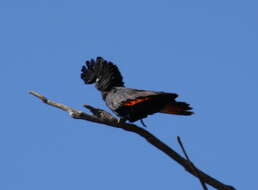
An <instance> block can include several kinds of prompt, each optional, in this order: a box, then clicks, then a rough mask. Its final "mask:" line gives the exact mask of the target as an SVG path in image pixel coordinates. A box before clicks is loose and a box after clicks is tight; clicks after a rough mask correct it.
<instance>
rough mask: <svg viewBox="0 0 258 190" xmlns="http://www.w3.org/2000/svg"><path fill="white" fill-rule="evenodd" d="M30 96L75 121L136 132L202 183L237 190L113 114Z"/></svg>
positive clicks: (141, 129) (86, 106)
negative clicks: (85, 109) (61, 111)
mask: <svg viewBox="0 0 258 190" xmlns="http://www.w3.org/2000/svg"><path fill="white" fill-rule="evenodd" d="M29 93H30V94H32V95H33V96H35V97H37V98H39V99H40V100H42V101H43V102H44V103H46V104H48V105H51V106H54V107H56V108H59V109H61V110H63V111H66V112H68V113H69V115H70V116H71V117H72V118H74V119H82V120H86V121H91V122H95V123H99V124H104V125H108V126H111V127H115V128H120V129H123V130H126V131H129V132H134V133H136V134H138V135H140V136H142V137H143V138H145V140H147V141H148V142H149V143H150V144H152V145H153V146H155V147H156V148H158V149H159V150H160V151H162V152H163V153H165V154H166V155H167V156H169V157H170V158H171V159H173V160H174V161H176V162H177V163H178V164H180V165H181V166H182V167H184V168H185V170H186V171H187V172H189V173H190V174H192V175H193V176H195V177H197V178H198V179H199V180H200V181H201V182H203V183H205V184H208V185H211V186H213V187H214V188H216V189H218V190H235V188H234V187H233V186H230V185H225V184H223V183H222V182H220V181H219V180H217V179H215V178H213V177H211V176H209V175H208V174H206V173H204V172H203V171H201V170H200V169H198V168H197V167H195V166H194V165H193V164H191V163H189V160H187V159H185V158H183V157H182V156H181V155H179V154H178V153H177V152H176V151H174V150H173V149H172V148H170V147H169V146H168V145H166V144H165V143H163V142H162V141H161V140H159V139H158V138H157V137H155V136H154V135H153V134H151V133H150V132H149V131H147V130H145V129H143V128H141V127H138V126H137V125H134V124H130V123H123V122H119V120H117V119H116V118H115V117H114V116H113V115H112V114H110V113H108V112H106V111H104V110H101V109H98V108H94V107H92V106H90V105H84V107H85V108H87V109H88V110H89V111H90V112H91V113H92V114H87V113H84V112H82V111H80V110H76V109H73V108H71V107H68V106H66V105H63V104H59V103H56V102H54V101H51V100H49V99H47V98H46V97H44V96H42V95H41V94H39V93H37V92H34V91H30V92H29Z"/></svg>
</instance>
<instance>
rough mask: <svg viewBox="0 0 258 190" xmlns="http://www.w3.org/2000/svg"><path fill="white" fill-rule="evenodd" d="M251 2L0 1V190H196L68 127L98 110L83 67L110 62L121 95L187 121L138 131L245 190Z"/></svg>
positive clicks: (109, 138)
mask: <svg viewBox="0 0 258 190" xmlns="http://www.w3.org/2000/svg"><path fill="white" fill-rule="evenodd" d="M257 7H258V3H257V1H250V0H246V1H238V0H234V1H233V0H232V1H227V0H226V1H222V0H219V1H190V0H189V1H187V0H186V1H184V0H183V1H170V0H159V1H154V0H148V1H147V0H145V1H144V0H143V1H138V0H130V1H119V0H109V1H104V0H103V1H100V0H94V1H93V0H84V1H83V0H78V1H61V0H59V1H52V0H45V1H43V0H24V1H18V0H16V1H15V0H8V1H7V0H2V1H1V2H0V23H1V30H0V41H1V43H0V52H1V56H0V62H1V69H0V72H1V73H0V79H1V86H2V88H1V89H2V90H1V111H0V112H1V128H0V151H1V156H0V168H1V170H0V179H1V183H0V189H3V190H17V189H19V190H35V189H37V190H45V189H62V190H70V189H76V190H83V189H92V190H95V189H96V190H100V189H125V190H127V189H128V190H129V189H148V190H152V189H153V190H154V189H155V190H156V189H163V190H166V189H201V187H200V184H199V182H198V180H197V179H195V178H193V177H192V176H191V175H189V174H188V173H186V172H185V171H184V169H183V168H182V167H181V166H179V165H178V164H176V163H175V162H174V161H172V160H170V159H169V158H168V157H167V156H166V155H164V154H163V153H161V152H160V151H159V150H157V149H155V148H154V147H152V146H151V145H150V144H148V143H146V142H145V140H144V139H142V138H141V137H138V136H136V135H135V134H130V133H127V132H125V131H123V130H119V129H113V128H110V127H106V126H103V125H98V124H95V123H90V122H85V121H81V120H74V119H71V118H70V117H68V115H67V114H66V113H65V112H62V111H60V110H57V109H55V108H53V107H50V106H47V105H44V104H42V103H41V102H39V100H38V99H36V98H34V97H32V96H31V95H29V94H28V93H27V92H28V90H35V91H38V92H40V93H42V94H44V95H45V96H47V97H48V98H50V99H52V100H56V101H58V102H60V103H64V104H67V105H70V106H72V107H74V108H77V109H82V110H83V109H84V108H82V105H83V104H91V105H93V106H97V107H100V108H105V109H107V108H106V106H105V104H104V103H103V101H102V99H101V97H100V94H99V92H97V91H96V90H95V88H94V87H93V86H90V85H88V86H86V85H84V84H83V82H82V81H81V79H80V77H79V76H80V69H81V66H82V64H83V63H84V61H85V60H86V59H90V58H95V57H96V56H103V57H104V58H106V59H108V60H112V61H113V62H114V63H116V64H117V65H118V66H119V68H120V70H121V72H122V74H123V76H124V80H125V83H126V85H127V86H128V87H131V88H139V89H149V90H159V91H168V92H176V93H178V94H179V95H180V97H179V99H180V100H184V101H187V102H189V103H191V105H192V106H193V107H194V111H195V112H196V114H195V115H194V116H192V117H178V116H171V115H162V114H156V115H153V116H151V117H149V118H147V119H146V120H145V123H146V124H147V125H148V130H149V131H151V132H152V133H153V134H155V135H156V136H157V137H159V138H160V139H161V140H163V141H164V142H166V143H167V144H168V145H170V146H171V147H173V148H174V149H175V150H176V151H178V152H180V148H179V146H178V144H177V142H176V136H178V135H179V136H181V138H182V140H183V141H184V144H185V146H186V149H187V151H188V153H189V155H190V157H191V158H192V160H193V162H194V163H195V164H196V165H197V166H198V167H199V168H201V169H202V170H204V171H205V172H207V173H208V174H210V175H212V176H214V177H216V178H218V179H220V180H221V181H223V182H224V183H226V184H230V185H233V186H235V187H236V188H237V189H257V188H258V184H257V170H258V165H257V160H258V152H257V134H258V129H257V123H258V117H257V107H258V103H257V96H258V91H257V81H258V76H257V70H258V66H257V63H258V62H257V61H258V53H257V50H258V38H257V32H258V23H257V18H258V10H257V9H258V8H257ZM210 189H212V188H210Z"/></svg>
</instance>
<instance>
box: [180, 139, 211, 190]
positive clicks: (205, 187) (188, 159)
mask: <svg viewBox="0 0 258 190" xmlns="http://www.w3.org/2000/svg"><path fill="white" fill-rule="evenodd" d="M177 141H178V143H179V145H180V147H181V149H182V151H183V153H184V155H185V158H186V159H187V161H188V162H189V165H190V166H191V167H192V168H193V170H194V171H195V173H196V175H197V176H198V178H199V181H200V183H201V185H202V188H203V189H204V190H208V187H207V186H206V184H205V183H204V182H203V181H202V179H201V178H200V177H199V173H198V171H197V170H196V169H195V166H194V164H193V162H192V161H191V160H190V158H189V156H188V155H187V153H186V151H185V148H184V145H183V143H182V141H181V138H180V137H179V136H177Z"/></svg>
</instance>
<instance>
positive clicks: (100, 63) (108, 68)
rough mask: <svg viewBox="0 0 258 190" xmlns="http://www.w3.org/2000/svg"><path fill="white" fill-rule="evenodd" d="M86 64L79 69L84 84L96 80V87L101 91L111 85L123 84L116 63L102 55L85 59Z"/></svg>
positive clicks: (106, 89)
mask: <svg viewBox="0 0 258 190" xmlns="http://www.w3.org/2000/svg"><path fill="white" fill-rule="evenodd" d="M85 64H86V66H87V67H86V66H83V67H82V69H81V72H82V73H81V78H82V80H83V81H84V82H85V83H86V84H92V83H95V82H96V88H97V89H98V90H100V91H102V92H105V91H109V90H111V89H112V88H113V87H119V86H120V87H121V86H124V82H123V77H122V75H121V73H120V71H119V69H118V67H117V66H116V65H114V64H113V63H112V62H108V61H106V60H105V59H103V58H102V57H97V59H96V60H93V59H91V60H90V61H86V63H85Z"/></svg>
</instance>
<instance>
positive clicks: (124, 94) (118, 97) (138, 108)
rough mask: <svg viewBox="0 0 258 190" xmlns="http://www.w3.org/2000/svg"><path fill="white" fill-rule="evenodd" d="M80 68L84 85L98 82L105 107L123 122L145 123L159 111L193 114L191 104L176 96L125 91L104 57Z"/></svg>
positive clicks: (115, 72) (117, 74) (116, 71)
mask: <svg viewBox="0 0 258 190" xmlns="http://www.w3.org/2000/svg"><path fill="white" fill-rule="evenodd" d="M85 65H86V66H83V67H82V69H81V78H82V80H83V81H84V82H85V84H93V83H96V85H95V86H96V88H97V89H98V90H99V91H100V92H101V94H102V98H103V100H104V101H105V102H106V105H107V106H108V107H109V108H110V109H111V110H112V111H113V112H114V113H115V114H116V115H117V116H119V118H120V119H121V120H123V121H126V120H128V121H130V122H134V121H137V120H142V119H143V118H146V117H147V116H148V115H150V114H154V113H157V112H160V113H167V114H176V115H192V114H193V112H191V111H190V110H191V109H192V108H191V107H190V106H189V104H187V103H185V102H177V101H176V100H175V99H176V97H177V96H178V95H177V94H175V93H167V92H157V91H149V90H138V89H132V88H126V87H125V86H124V82H123V77H122V75H121V73H120V72H119V69H118V67H117V66H116V65H114V64H113V63H112V62H110V61H106V60H104V59H103V58H101V57H97V59H96V60H93V59H91V60H88V61H86V63H85Z"/></svg>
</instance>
